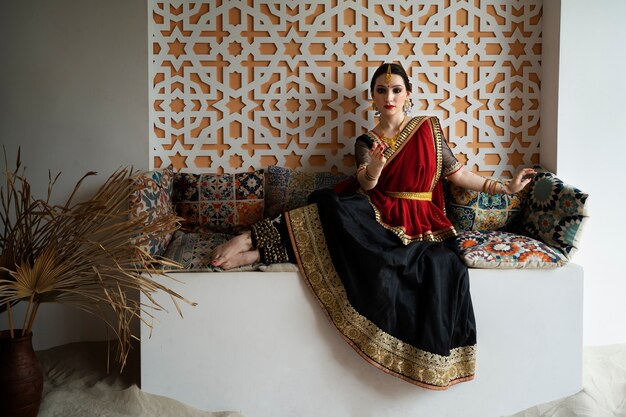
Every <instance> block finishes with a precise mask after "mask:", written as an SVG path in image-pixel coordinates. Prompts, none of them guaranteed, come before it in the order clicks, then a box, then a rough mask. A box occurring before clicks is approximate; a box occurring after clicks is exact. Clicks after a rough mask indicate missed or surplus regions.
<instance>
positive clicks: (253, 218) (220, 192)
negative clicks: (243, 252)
mask: <svg viewBox="0 0 626 417" xmlns="http://www.w3.org/2000/svg"><path fill="white" fill-rule="evenodd" d="M264 198H265V174H264V171H263V170H256V171H253V172H243V173H239V174H187V173H176V174H175V175H174V192H173V200H174V203H175V206H176V213H177V214H178V215H179V216H181V217H182V218H184V219H185V221H184V223H183V227H184V228H185V230H187V231H193V232H225V233H232V232H236V231H239V230H242V229H245V228H246V227H248V226H250V225H251V224H254V223H256V222H258V221H259V220H261V219H263V207H264V202H265V199H264Z"/></svg>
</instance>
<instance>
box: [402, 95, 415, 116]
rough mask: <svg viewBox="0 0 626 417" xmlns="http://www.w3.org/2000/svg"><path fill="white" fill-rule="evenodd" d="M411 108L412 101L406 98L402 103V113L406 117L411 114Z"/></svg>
mask: <svg viewBox="0 0 626 417" xmlns="http://www.w3.org/2000/svg"><path fill="white" fill-rule="evenodd" d="M412 108H413V100H412V99H409V98H407V99H406V100H405V101H404V106H402V111H404V114H406V115H408V114H409V113H410V112H411V109H412Z"/></svg>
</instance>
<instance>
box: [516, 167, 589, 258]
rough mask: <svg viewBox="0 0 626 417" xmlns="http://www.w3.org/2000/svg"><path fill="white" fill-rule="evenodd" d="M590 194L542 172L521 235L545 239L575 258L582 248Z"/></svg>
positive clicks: (526, 207) (533, 186) (524, 214)
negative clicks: (581, 237)
mask: <svg viewBox="0 0 626 417" xmlns="http://www.w3.org/2000/svg"><path fill="white" fill-rule="evenodd" d="M588 197H589V195H588V194H587V193H584V192H582V191H581V190H579V189H578V188H576V187H574V186H572V185H569V184H567V183H565V182H563V181H562V180H560V179H559V178H557V176H556V175H555V174H553V173H551V172H548V171H545V170H542V169H539V170H538V173H537V174H536V175H535V177H534V178H533V181H532V182H531V184H530V190H529V193H528V198H527V199H526V204H525V205H524V208H523V210H522V214H521V215H520V220H521V224H520V227H521V230H520V231H521V233H523V234H525V235H527V236H530V237H533V238H535V239H538V240H541V241H543V242H545V243H547V244H548V245H550V246H552V247H554V248H556V249H558V250H560V251H561V252H563V254H564V255H565V256H566V257H567V258H571V257H572V255H573V254H574V253H575V252H576V249H577V248H578V246H579V242H580V236H581V232H582V229H583V226H584V224H585V223H586V220H587V217H588V216H589V214H588V211H587V207H586V203H587V198H588Z"/></svg>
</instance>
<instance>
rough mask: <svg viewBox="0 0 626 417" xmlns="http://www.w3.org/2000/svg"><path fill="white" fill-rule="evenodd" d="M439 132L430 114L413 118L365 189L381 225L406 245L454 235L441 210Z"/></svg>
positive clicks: (436, 123)
mask: <svg viewBox="0 0 626 417" xmlns="http://www.w3.org/2000/svg"><path fill="white" fill-rule="evenodd" d="M442 141H443V135H442V133H441V127H440V125H439V121H438V120H437V119H436V118H434V117H424V116H421V117H415V118H413V119H412V120H411V121H410V122H409V123H408V124H407V126H406V127H405V129H404V130H403V131H402V132H401V133H400V135H399V138H398V141H397V143H396V144H395V145H394V146H392V147H390V148H388V149H387V150H386V151H385V153H386V155H387V163H386V165H385V167H384V169H383V171H382V173H381V175H380V178H379V179H378V184H377V185H376V187H375V188H373V189H371V190H369V191H367V192H366V194H367V195H368V197H369V199H370V202H371V204H372V205H373V207H374V210H375V211H376V218H377V220H378V222H379V223H380V224H382V225H383V226H384V227H386V228H388V229H390V230H392V231H393V232H394V233H396V234H397V235H398V236H399V237H400V239H402V241H403V242H404V243H405V244H406V243H409V242H411V241H414V240H430V241H442V240H444V239H445V238H447V237H450V236H453V235H455V234H456V232H455V230H454V227H453V226H452V224H451V223H450V221H449V220H448V219H447V218H446V216H445V213H444V210H445V208H444V200H443V189H442V184H441V181H440V176H441V154H442ZM385 192H432V200H431V201H424V200H411V199H405V198H396V197H390V196H388V195H386V194H385Z"/></svg>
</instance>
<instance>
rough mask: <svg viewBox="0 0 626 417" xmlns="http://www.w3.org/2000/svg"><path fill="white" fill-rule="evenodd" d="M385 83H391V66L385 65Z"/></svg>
mask: <svg viewBox="0 0 626 417" xmlns="http://www.w3.org/2000/svg"><path fill="white" fill-rule="evenodd" d="M385 82H386V83H387V84H389V83H390V82H391V64H387V74H385Z"/></svg>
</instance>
